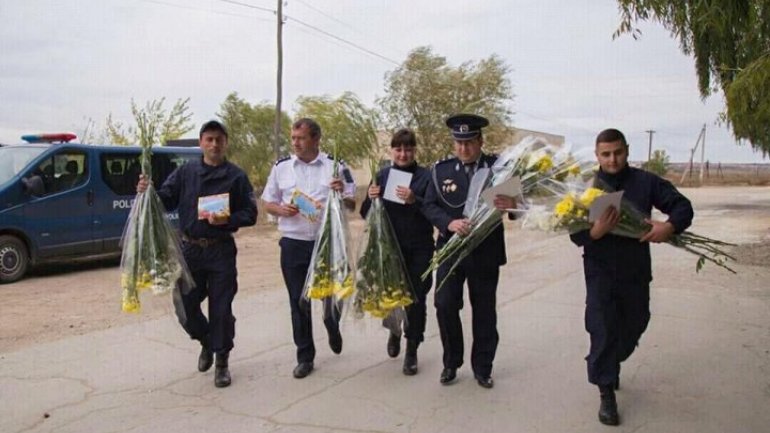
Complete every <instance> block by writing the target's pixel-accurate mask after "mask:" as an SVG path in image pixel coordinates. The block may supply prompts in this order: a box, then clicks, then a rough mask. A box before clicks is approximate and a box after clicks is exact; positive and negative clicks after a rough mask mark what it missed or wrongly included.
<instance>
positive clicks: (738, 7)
mask: <svg viewBox="0 0 770 433" xmlns="http://www.w3.org/2000/svg"><path fill="white" fill-rule="evenodd" d="M618 4H619V6H620V13H621V23H620V25H619V27H618V30H617V31H616V33H615V36H618V35H620V34H623V33H631V34H632V35H633V37H634V38H637V37H638V36H639V35H640V34H641V32H640V31H639V30H638V29H637V28H635V26H634V24H635V23H637V22H638V21H648V20H652V21H657V22H659V23H661V24H662V25H663V27H665V28H666V29H667V30H669V31H670V32H671V35H672V36H674V37H676V38H678V39H679V44H680V47H681V49H682V51H683V52H684V53H685V54H687V55H692V56H693V57H694V58H695V69H696V72H697V74H698V87H699V90H700V93H701V96H702V97H703V98H706V97H708V96H709V95H711V94H712V93H713V92H714V91H716V90H717V89H719V88H721V89H722V91H723V92H724V94H725V99H726V109H725V112H724V113H722V116H721V117H722V119H723V120H725V121H727V123H728V124H729V125H730V126H731V127H732V130H733V135H734V136H735V138H736V139H738V140H747V141H749V142H750V143H751V146H752V147H753V148H754V149H757V150H761V151H762V154H763V155H765V156H766V155H767V154H768V153H770V2H768V1H767V0H710V1H704V0H683V1H674V0H618Z"/></svg>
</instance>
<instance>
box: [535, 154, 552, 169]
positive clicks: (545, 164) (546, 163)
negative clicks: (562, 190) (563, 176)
mask: <svg viewBox="0 0 770 433" xmlns="http://www.w3.org/2000/svg"><path fill="white" fill-rule="evenodd" d="M551 168H553V159H551V155H544V156H543V157H542V158H540V159H539V160H538V161H537V163H536V164H535V169H536V170H537V171H539V172H540V173H545V172H547V171H548V170H550V169H551Z"/></svg>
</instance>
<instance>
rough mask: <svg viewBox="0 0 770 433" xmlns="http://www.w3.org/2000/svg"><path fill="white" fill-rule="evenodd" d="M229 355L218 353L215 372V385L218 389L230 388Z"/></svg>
mask: <svg viewBox="0 0 770 433" xmlns="http://www.w3.org/2000/svg"><path fill="white" fill-rule="evenodd" d="M229 358H230V354H229V353H217V367H216V369H215V370H214V385H215V386H216V387H217V388H224V387H226V386H230V382H232V380H231V378H230V370H229V369H228V362H227V361H228V359H229Z"/></svg>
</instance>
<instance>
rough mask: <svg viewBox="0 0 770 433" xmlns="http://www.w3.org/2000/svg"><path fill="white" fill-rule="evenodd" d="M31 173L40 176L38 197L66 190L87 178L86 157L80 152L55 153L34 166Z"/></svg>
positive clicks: (82, 182)
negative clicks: (41, 190) (41, 182)
mask: <svg viewBox="0 0 770 433" xmlns="http://www.w3.org/2000/svg"><path fill="white" fill-rule="evenodd" d="M32 175H34V176H40V178H42V181H43V193H42V194H40V195H39V196H40V197H42V196H46V195H49V194H53V193H56V192H61V191H67V190H69V189H72V188H75V187H77V186H80V185H82V184H84V183H85V182H86V180H88V158H87V157H86V154H85V153H82V152H72V151H66V152H60V153H56V154H54V155H52V156H51V157H50V158H46V159H44V160H43V162H41V163H40V164H39V165H38V166H37V167H35V169H34V170H33V171H32Z"/></svg>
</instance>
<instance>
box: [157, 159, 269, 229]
mask: <svg viewBox="0 0 770 433" xmlns="http://www.w3.org/2000/svg"><path fill="white" fill-rule="evenodd" d="M224 193H229V194H230V220H229V222H228V223H227V224H225V225H221V226H215V225H211V224H209V223H208V221H206V220H199V219H198V197H204V196H208V195H215V194H224ZM158 195H159V196H160V199H161V201H162V202H163V205H164V206H165V207H166V209H167V210H173V209H178V210H179V229H180V230H181V231H182V233H184V234H185V235H187V236H189V237H191V238H226V237H229V236H231V233H232V232H235V231H237V230H238V227H244V226H252V225H254V224H255V223H256V222H257V203H256V200H255V197H254V189H253V188H252V186H251V182H249V178H248V177H247V176H246V173H244V172H243V170H241V169H240V168H238V167H237V166H235V165H234V164H232V163H230V162H229V161H225V163H224V164H221V165H218V166H216V167H214V166H210V165H207V164H204V163H203V157H201V158H200V159H198V160H194V161H190V162H188V163H187V164H185V165H183V166H181V167H179V168H177V169H176V170H175V171H174V172H173V173H171V175H170V176H169V177H168V179H166V181H165V182H164V183H163V186H161V187H160V189H158Z"/></svg>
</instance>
